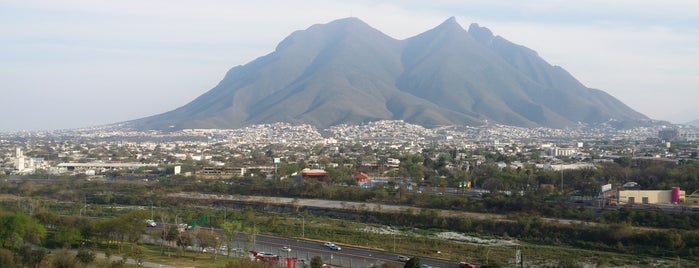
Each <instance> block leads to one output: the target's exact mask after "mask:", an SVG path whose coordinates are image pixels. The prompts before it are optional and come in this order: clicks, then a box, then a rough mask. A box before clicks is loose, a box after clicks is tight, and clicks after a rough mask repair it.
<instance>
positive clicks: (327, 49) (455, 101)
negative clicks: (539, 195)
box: [128, 18, 649, 129]
mask: <svg viewBox="0 0 699 268" xmlns="http://www.w3.org/2000/svg"><path fill="white" fill-rule="evenodd" d="M383 119H394V120H398V119H400V120H405V121H406V122H409V123H414V124H419V125H422V126H425V127H434V126H440V125H478V124H482V123H483V122H485V121H488V122H494V123H501V124H506V125H515V126H524V127H535V126H546V127H554V128H560V127H566V126H577V125H581V124H583V125H597V124H612V125H615V126H634V125H638V124H642V123H645V122H647V121H649V119H648V118H647V117H646V116H644V115H643V114H640V113H638V112H636V111H634V110H633V109H631V108H629V107H628V106H626V105H625V104H623V103H622V102H620V101H619V100H617V99H615V98H614V97H612V96H610V95H608V94H607V93H605V92H603V91H601V90H597V89H591V88H587V87H585V86H584V85H582V84H581V83H580V82H579V81H577V80H576V79H575V78H574V77H573V76H571V75H570V74H569V73H568V72H566V71H565V70H564V69H563V68H561V67H558V66H552V65H550V64H548V63H547V62H546V61H544V60H543V59H542V58H540V57H539V56H538V55H537V53H536V52H535V51H533V50H531V49H528V48H526V47H523V46H520V45H517V44H514V43H512V42H510V41H507V40H506V39H504V38H502V37H500V36H494V35H493V34H492V33H491V31H490V30H488V29H486V28H484V27H480V26H479V25H477V24H472V25H471V26H470V27H469V29H468V30H465V29H463V28H462V27H461V26H460V25H459V24H458V23H457V22H456V20H455V19H454V18H449V19H448V20H446V21H445V22H444V23H442V24H440V25H439V26H437V27H436V28H434V29H431V30H429V31H427V32H424V33H422V34H419V35H417V36H414V37H411V38H408V39H405V40H396V39H394V38H391V37H389V36H387V35H385V34H383V33H381V32H380V31H378V30H376V29H374V28H372V27H370V26H369V25H367V24H366V23H364V22H362V21H361V20H359V19H356V18H346V19H340V20H336V21H332V22H330V23H327V24H317V25H313V26H311V27H309V28H308V29H306V30H302V31H296V32H294V33H292V34H291V35H289V36H288V37H287V38H285V39H284V40H283V41H282V42H281V43H279V45H278V46H277V48H276V49H275V51H274V52H272V53H270V54H268V55H265V56H262V57H260V58H257V59H255V60H254V61H252V62H250V63H247V64H245V65H242V66H236V67H234V68H232V69H231V70H230V71H228V73H227V74H226V76H225V77H224V78H223V80H222V81H221V82H220V83H219V84H218V85H217V86H216V87H214V88H213V89H211V90H209V91H208V92H206V93H205V94H203V95H201V96H199V97H198V98H196V99H195V100H193V101H192V102H190V103H188V104H186V105H184V106H182V107H180V108H177V109H175V110H172V111H169V112H166V113H163V114H159V115H155V116H151V117H146V118H142V119H138V120H134V121H130V122H128V123H129V125H131V126H133V127H136V128H139V129H167V128H171V129H182V128H239V127H244V126H247V125H251V124H261V123H273V122H288V123H299V124H300V123H308V124H312V125H315V126H317V127H320V128H325V127H328V126H331V125H336V124H342V123H348V124H357V123H363V122H368V121H375V120H383Z"/></svg>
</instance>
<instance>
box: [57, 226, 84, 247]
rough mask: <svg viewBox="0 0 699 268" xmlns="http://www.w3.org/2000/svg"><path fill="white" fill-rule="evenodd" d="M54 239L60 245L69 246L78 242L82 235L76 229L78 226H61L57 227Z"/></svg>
mask: <svg viewBox="0 0 699 268" xmlns="http://www.w3.org/2000/svg"><path fill="white" fill-rule="evenodd" d="M54 239H55V240H56V243H58V244H59V245H60V246H62V247H70V246H72V245H75V244H77V243H78V242H80V240H82V235H81V234H80V230H78V228H75V227H71V226H61V227H58V231H57V232H56V236H55V238H54Z"/></svg>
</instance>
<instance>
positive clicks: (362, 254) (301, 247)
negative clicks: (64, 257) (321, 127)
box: [151, 226, 458, 268]
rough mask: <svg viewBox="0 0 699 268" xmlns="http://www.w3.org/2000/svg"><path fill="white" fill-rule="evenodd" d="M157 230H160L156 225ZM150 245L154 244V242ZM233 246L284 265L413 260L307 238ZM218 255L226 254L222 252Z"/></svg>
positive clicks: (436, 263)
mask: <svg viewBox="0 0 699 268" xmlns="http://www.w3.org/2000/svg"><path fill="white" fill-rule="evenodd" d="M159 228H162V227H160V226H159ZM204 229H208V228H204ZM216 231H217V232H219V233H221V230H220V229H216ZM151 242H152V243H155V241H151ZM325 242H333V243H335V244H337V245H338V246H340V247H341V248H342V250H340V251H336V250H331V249H329V248H328V247H326V246H324V245H323V243H325ZM248 244H249V247H248ZM232 245H233V247H232V248H231V255H234V254H235V253H234V252H238V254H237V255H238V256H248V255H247V253H243V249H245V248H248V250H255V251H257V252H264V253H272V254H275V255H278V256H279V258H280V261H281V262H283V263H285V262H286V261H285V260H283V259H284V258H297V260H299V263H301V262H306V263H310V260H311V258H313V257H314V256H320V257H321V258H322V259H323V262H324V263H326V264H330V265H333V266H340V267H356V268H363V267H372V265H376V267H379V266H381V264H383V263H393V264H395V265H396V266H397V267H402V266H403V263H402V262H399V261H398V255H405V256H408V257H412V256H410V255H408V254H401V253H392V252H387V251H383V250H379V249H371V248H363V247H356V246H350V245H344V244H338V243H336V242H334V241H314V240H309V239H295V238H285V237H278V236H271V235H261V234H258V235H256V239H255V242H254V244H253V243H252V242H247V238H246V235H244V234H242V233H241V234H239V235H238V237H236V239H235V241H234V242H233V243H232ZM284 246H286V247H289V248H291V251H289V252H287V251H283V250H282V247H284ZM219 253H221V254H225V251H223V252H219ZM420 259H421V260H422V264H427V265H429V266H431V267H440V268H449V267H451V268H453V267H458V261H448V260H440V259H434V258H424V257H420Z"/></svg>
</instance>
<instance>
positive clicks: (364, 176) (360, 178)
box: [354, 172, 370, 184]
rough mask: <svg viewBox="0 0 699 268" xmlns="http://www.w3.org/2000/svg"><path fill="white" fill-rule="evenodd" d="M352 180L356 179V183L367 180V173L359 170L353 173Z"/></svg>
mask: <svg viewBox="0 0 699 268" xmlns="http://www.w3.org/2000/svg"><path fill="white" fill-rule="evenodd" d="M354 181H356V182H357V183H358V184H359V183H366V182H369V181H370V180H369V175H368V174H366V173H364V172H359V173H357V175H354Z"/></svg>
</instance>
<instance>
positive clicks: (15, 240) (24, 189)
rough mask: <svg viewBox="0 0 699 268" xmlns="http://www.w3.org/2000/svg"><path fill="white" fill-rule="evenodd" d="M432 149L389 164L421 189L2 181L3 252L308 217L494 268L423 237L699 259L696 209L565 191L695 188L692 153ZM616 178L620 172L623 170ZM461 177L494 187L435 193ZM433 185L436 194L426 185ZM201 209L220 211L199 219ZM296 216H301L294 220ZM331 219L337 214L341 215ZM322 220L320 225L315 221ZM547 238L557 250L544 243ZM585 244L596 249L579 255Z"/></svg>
mask: <svg viewBox="0 0 699 268" xmlns="http://www.w3.org/2000/svg"><path fill="white" fill-rule="evenodd" d="M488 157H494V158H499V157H500V156H498V155H491V156H488ZM427 159H430V158H427V157H425V156H422V155H414V156H410V157H406V158H404V159H403V160H404V161H402V162H401V167H400V168H398V169H397V170H395V171H392V172H395V173H396V174H403V173H404V175H406V176H424V177H425V180H424V181H423V182H421V183H420V186H421V187H424V189H426V190H425V192H426V193H423V194H419V193H416V191H415V190H413V191H410V190H408V189H407V188H406V186H405V185H401V184H395V183H393V184H392V183H388V184H386V185H383V186H379V187H375V188H372V189H362V188H359V187H349V186H347V185H346V174H351V173H349V172H348V171H342V170H336V171H334V172H336V174H338V175H337V176H340V177H343V178H345V179H341V180H337V181H335V180H333V179H330V181H329V182H317V181H310V180H306V181H302V182H300V183H298V184H295V183H292V182H291V181H290V180H283V181H268V180H264V179H262V178H258V177H245V178H232V179H230V180H211V181H207V180H197V179H196V178H194V179H192V178H185V177H179V176H170V177H161V178H160V179H159V180H160V181H159V182H157V183H152V182H150V183H146V182H143V181H132V180H115V181H111V182H94V181H93V182H86V181H82V180H79V179H75V178H73V179H71V178H64V179H57V180H55V181H52V182H51V183H43V182H37V181H18V182H0V194H6V195H13V194H15V193H21V196H23V197H22V198H21V199H9V200H8V201H6V202H0V205H2V206H3V207H4V209H3V210H0V222H2V226H4V228H1V229H0V246H1V247H2V250H0V261H2V263H14V264H16V266H23V267H42V266H40V265H41V263H51V264H52V265H53V266H55V267H59V266H63V267H73V266H75V265H78V263H79V264H80V265H84V266H90V265H98V264H97V263H100V260H99V259H98V258H95V256H96V255H95V252H97V251H104V252H105V253H107V252H108V254H114V255H119V256H125V257H128V258H130V259H132V260H137V261H141V260H145V259H151V258H153V257H154V256H161V257H163V258H164V259H162V260H163V261H165V262H167V261H168V260H170V261H172V259H176V260H178V261H183V260H185V259H190V258H193V259H195V260H196V259H197V258H202V257H201V256H199V255H198V254H196V253H193V252H186V247H187V246H193V245H198V246H200V247H201V248H205V247H214V248H218V247H220V246H221V245H224V244H225V245H227V247H228V248H229V249H230V248H233V247H235V246H234V237H235V236H236V235H237V234H238V233H239V232H244V233H246V234H247V235H248V237H249V240H250V242H253V241H252V239H253V237H254V236H253V234H256V233H273V234H279V235H285V236H295V237H299V236H300V234H299V233H298V230H299V229H300V226H301V224H304V225H305V227H306V230H305V234H304V237H307V238H316V239H324V238H326V237H332V238H333V240H335V241H339V242H343V243H348V244H355V245H370V246H372V247H377V248H384V249H387V250H391V248H390V247H388V246H387V245H385V243H383V241H389V240H390V239H392V237H390V236H389V235H383V234H371V233H367V232H362V231H357V230H358V229H359V227H357V226H354V223H353V221H358V222H364V223H369V224H376V225H378V226H380V225H392V226H396V227H397V228H401V229H404V230H411V232H415V233H418V234H424V235H421V236H414V237H413V236H405V237H401V238H400V240H399V243H398V244H397V245H396V247H397V250H398V251H400V252H410V253H412V254H415V255H420V256H430V255H433V254H434V253H433V252H429V251H428V250H424V249H425V248H441V249H449V250H444V252H443V253H442V254H443V255H442V257H444V256H446V257H448V258H454V259H458V258H460V257H459V253H460V252H477V254H473V256H474V257H473V259H472V260H470V261H473V262H476V263H486V262H487V263H488V264H489V265H491V266H494V265H497V264H498V261H499V260H503V259H506V258H508V256H510V255H511V252H509V250H505V249H499V250H496V249H489V248H486V247H484V246H478V245H468V244H462V243H455V242H450V241H443V240H439V239H426V238H425V237H429V236H430V235H434V233H436V232H439V231H446V230H448V231H456V232H460V233H467V234H476V235H478V236H490V237H504V238H515V239H518V240H519V241H522V242H526V243H527V244H526V247H527V249H528V251H527V253H528V254H529V255H528V257H529V258H531V259H545V258H549V259H555V260H559V261H560V262H559V263H557V264H556V265H560V266H561V267H575V265H576V264H575V262H573V261H571V258H574V257H575V256H580V255H584V256H588V257H589V258H590V259H591V260H592V259H595V258H597V257H594V256H599V255H600V254H601V253H600V252H606V253H609V254H620V255H613V256H623V255H625V254H628V255H633V256H640V257H649V258H650V257H656V258H662V257H666V256H679V257H681V258H683V259H686V260H691V261H698V260H699V231H697V229H698V228H699V215H698V214H696V213H691V212H686V213H680V214H668V213H665V212H663V211H659V210H639V209H633V208H630V207H621V208H618V209H613V210H600V209H594V208H590V207H584V206H581V205H578V204H574V203H569V202H567V200H568V199H567V197H568V196H569V195H570V194H571V192H570V191H569V190H572V189H582V190H580V191H579V192H581V193H583V194H584V192H586V191H587V192H592V191H593V190H592V189H593V188H594V187H593V186H594V185H598V184H600V183H602V182H604V183H607V182H610V183H616V182H617V181H626V180H634V181H637V182H638V183H639V184H643V185H645V186H647V187H649V188H655V189H668V188H669V187H670V186H675V185H680V186H681V187H683V188H685V189H692V188H691V187H698V186H699V185H697V183H699V182H697V179H696V177H697V174H699V166H698V165H697V164H696V163H695V162H693V161H682V162H678V163H666V162H655V161H646V160H633V161H631V160H630V159H619V160H618V161H616V162H613V163H607V164H605V166H604V168H602V169H598V170H578V171H566V172H565V173H564V174H561V173H558V172H553V171H544V170H536V169H524V170H513V169H509V168H505V169H497V168H492V167H490V166H488V165H484V166H477V167H473V168H469V169H468V170H456V171H454V170H449V169H446V168H445V166H444V165H446V164H447V163H452V162H454V161H455V160H454V159H453V158H451V156H450V155H449V154H444V155H441V156H440V157H438V158H437V159H436V160H427ZM503 160H505V161H510V160H513V159H507V158H504V159H503ZM342 174H345V175H342ZM561 177H563V180H564V189H567V190H564V191H557V190H550V189H542V188H539V187H528V186H527V183H530V184H531V185H538V184H549V183H550V184H556V183H559V182H560V180H561ZM622 177H623V178H624V179H620V178H622ZM464 178H469V179H470V180H471V181H474V183H475V184H476V186H480V187H484V188H488V189H490V190H491V193H490V194H485V195H483V196H482V197H468V196H463V195H449V194H439V193H440V187H442V186H454V185H453V184H454V183H455V182H458V180H463V179H464ZM660 178H662V179H660ZM566 185H569V186H566ZM559 188H560V187H559ZM428 189H433V190H434V192H433V193H435V194H428V193H427V192H428ZM513 189H521V194H509V195H508V194H506V193H505V191H506V190H513ZM585 189H589V190H585ZM181 191H184V192H200V193H212V194H234V195H235V194H246V195H249V194H252V195H265V196H285V197H294V198H320V199H330V200H341V201H361V202H374V203H381V204H399V205H407V206H411V207H414V209H410V210H404V211H400V212H387V211H381V210H376V211H372V210H368V209H363V208H361V207H359V208H357V207H344V208H341V209H337V210H335V211H332V212H331V213H330V212H328V211H323V210H314V209H310V208H305V207H299V206H298V203H295V204H294V203H292V204H288V205H283V204H282V205H280V207H284V206H286V207H284V208H280V209H279V211H280V212H282V211H283V212H284V213H260V212H259V210H256V209H255V208H254V206H253V205H243V208H242V209H229V208H226V209H224V207H230V206H232V205H233V204H230V203H225V202H221V201H216V200H200V201H191V200H188V202H186V203H190V204H193V205H194V204H198V205H202V206H205V207H206V206H208V207H209V209H203V208H201V207H199V208H193V207H190V206H183V205H181V204H183V203H185V202H183V201H182V199H179V198H173V197H169V196H168V194H169V193H174V192H181ZM688 191H690V190H688ZM125 206H131V207H125ZM151 206H155V207H157V213H156V212H154V211H153V210H151V209H150V208H151ZM236 206H238V207H240V206H241V205H240V204H238V205H236ZM245 206H247V208H245ZM125 208H127V209H125ZM442 210H448V211H450V212H451V213H452V214H448V213H442V212H441V211H442ZM457 212H480V213H489V214H493V213H496V214H502V215H506V216H503V217H489V218H472V217H464V216H461V215H463V214H458V213H457ZM327 214H332V215H333V218H336V219H327V218H322V217H324V216H325V215H327ZM205 215H208V216H211V218H213V219H217V220H216V221H215V222H213V221H204V216H205ZM86 216H89V217H86ZM92 217H99V218H92ZM152 217H160V219H161V221H166V220H162V219H169V220H167V221H169V222H179V223H191V222H192V220H194V219H198V220H199V222H198V223H199V224H200V225H204V227H221V228H223V233H222V234H223V235H222V236H219V235H217V234H215V233H213V232H211V231H210V229H208V230H207V229H205V228H197V230H196V231H193V232H189V233H182V232H179V231H178V230H177V228H170V229H168V230H167V231H166V232H163V233H157V234H150V233H149V232H148V229H147V228H146V227H145V224H144V222H145V220H146V219H149V218H152ZM302 217H303V218H304V222H303V223H301V222H300V219H301V218H302ZM338 217H339V218H341V219H337V218H338ZM546 218H558V219H573V220H582V221H585V222H588V223H579V224H568V223H565V222H557V221H551V220H547V219H546ZM223 219H225V220H223ZM321 219H322V220H321ZM319 222H323V223H325V224H318V223H319ZM328 223H329V224H328ZM593 223H597V224H601V225H595V224H593ZM416 230H417V231H416ZM144 234H148V235H152V236H155V237H163V238H164V241H163V242H164V243H166V244H167V245H176V246H178V247H179V249H175V248H172V247H169V246H163V245H158V246H155V247H153V248H151V247H150V246H148V245H142V244H140V238H141V236H142V235H144ZM29 245H41V246H44V247H48V248H56V249H60V248H73V249H78V251H77V253H75V252H74V251H66V252H64V251H60V254H50V255H47V254H46V252H45V251H41V250H37V249H32V247H29ZM551 246H555V247H556V249H555V250H554V249H550V248H548V247H551ZM573 248H576V249H573ZM170 250H175V251H176V254H170ZM586 250H590V252H594V253H589V254H588V253H581V251H586ZM486 252H487V254H486ZM206 256H208V257H203V258H213V260H211V261H212V263H218V265H220V266H217V267H223V266H226V267H254V266H244V265H242V264H240V263H239V260H237V259H236V258H230V257H227V258H221V259H222V260H217V259H216V257H212V256H211V255H206ZM214 256H215V255H214ZM486 256H489V257H486ZM489 258H490V259H489ZM619 258H621V259H623V258H622V257H619ZM599 259H602V258H599ZM71 265H73V266H71ZM115 265H119V264H118V263H116V264H115ZM241 265H242V266H241ZM246 265H247V264H246Z"/></svg>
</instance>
